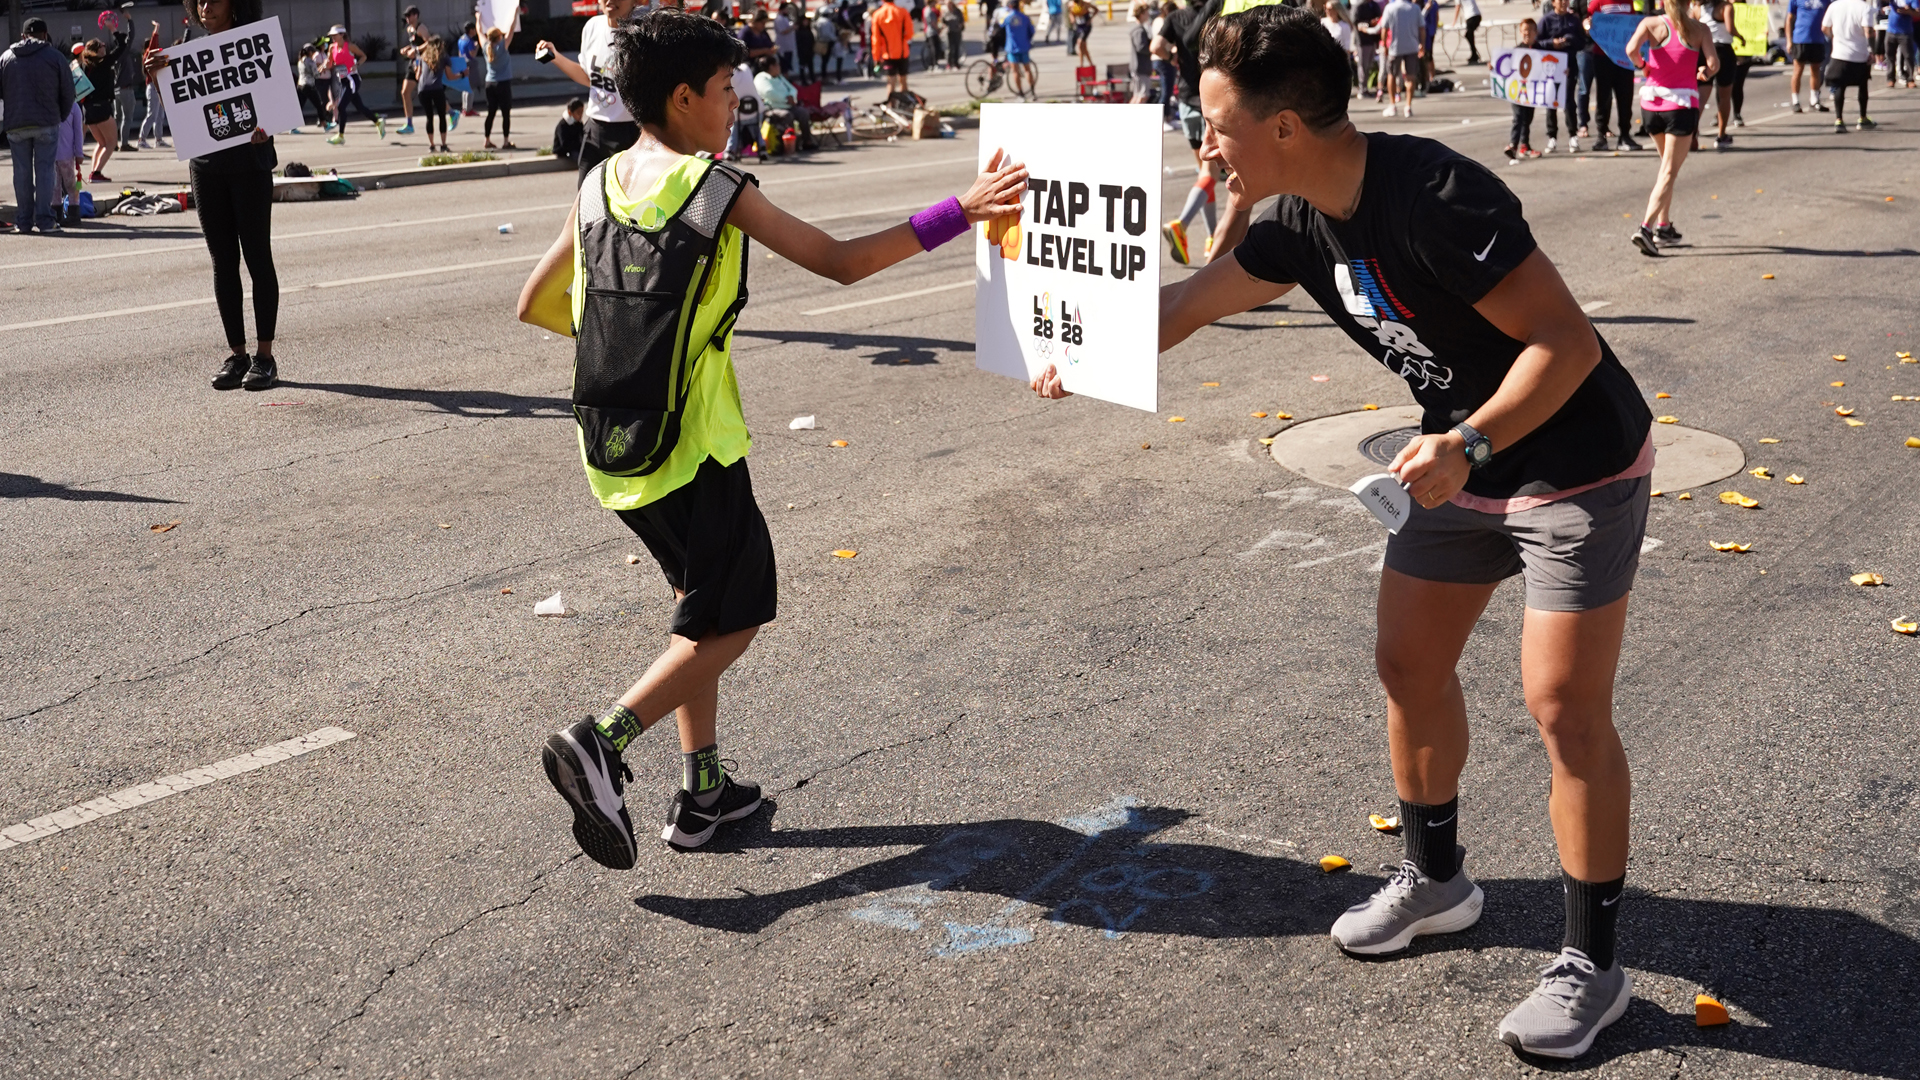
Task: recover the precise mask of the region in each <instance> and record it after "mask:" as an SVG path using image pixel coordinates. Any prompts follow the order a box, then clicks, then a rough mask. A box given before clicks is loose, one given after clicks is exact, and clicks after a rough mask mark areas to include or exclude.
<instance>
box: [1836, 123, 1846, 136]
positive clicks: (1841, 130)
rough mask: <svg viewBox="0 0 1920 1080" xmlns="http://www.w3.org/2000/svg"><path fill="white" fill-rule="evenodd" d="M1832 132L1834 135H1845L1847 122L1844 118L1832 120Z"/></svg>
mask: <svg viewBox="0 0 1920 1080" xmlns="http://www.w3.org/2000/svg"><path fill="white" fill-rule="evenodd" d="M1833 133H1834V134H1835V135H1845V134H1846V133H1847V122H1846V121H1845V120H1835V121H1834V122H1833Z"/></svg>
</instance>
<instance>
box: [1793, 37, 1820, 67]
mask: <svg viewBox="0 0 1920 1080" xmlns="http://www.w3.org/2000/svg"><path fill="white" fill-rule="evenodd" d="M1793 60H1794V62H1795V63H1797V64H1824V63H1826V62H1827V43H1826V42H1824V41H1797V42H1795V43H1794V45H1793Z"/></svg>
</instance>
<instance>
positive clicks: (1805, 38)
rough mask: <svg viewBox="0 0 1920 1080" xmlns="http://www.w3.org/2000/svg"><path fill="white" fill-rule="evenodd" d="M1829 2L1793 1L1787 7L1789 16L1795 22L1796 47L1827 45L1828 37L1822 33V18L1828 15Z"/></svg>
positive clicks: (1818, 0) (1815, 0)
mask: <svg viewBox="0 0 1920 1080" xmlns="http://www.w3.org/2000/svg"><path fill="white" fill-rule="evenodd" d="M1826 11H1827V0H1792V2H1791V3H1789V4H1788V5H1787V16H1788V17H1789V18H1791V19H1792V20H1793V43H1794V44H1795V45H1825V44H1826V43H1827V36H1826V35H1825V34H1822V33H1821V32H1820V17H1821V16H1822V15H1824V14H1826Z"/></svg>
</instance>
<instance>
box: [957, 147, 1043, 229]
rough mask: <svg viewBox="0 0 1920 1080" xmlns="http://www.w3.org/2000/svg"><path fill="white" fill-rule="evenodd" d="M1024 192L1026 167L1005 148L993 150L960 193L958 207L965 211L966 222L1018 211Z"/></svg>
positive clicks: (978, 221) (980, 220) (1025, 189)
mask: <svg viewBox="0 0 1920 1080" xmlns="http://www.w3.org/2000/svg"><path fill="white" fill-rule="evenodd" d="M1026 192H1027V167H1026V166H1025V165H1022V164H1020V163H1019V162H1016V161H1014V160H1013V159H1012V158H1011V157H1009V156H1008V155H1007V152H1006V151H1005V150H995V151H994V152H993V158H992V160H990V161H988V162H987V168H986V171H985V172H982V173H981V174H980V175H979V176H976V177H974V179H973V186H972V187H970V188H968V189H967V193H966V194H965V195H962V196H960V209H962V210H965V211H966V212H967V224H969V225H975V224H978V223H980V222H982V221H985V220H987V219H988V218H997V217H1006V216H1007V215H1009V214H1019V213H1020V207H1021V197H1022V196H1024V195H1025V194H1026Z"/></svg>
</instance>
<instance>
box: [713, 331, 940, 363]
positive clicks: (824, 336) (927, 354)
mask: <svg viewBox="0 0 1920 1080" xmlns="http://www.w3.org/2000/svg"><path fill="white" fill-rule="evenodd" d="M734 335H735V336H736V337H750V338H764V339H766V340H768V341H777V342H780V343H782V344H786V343H789V342H805V343H806V344H809V345H823V346H825V347H826V348H827V349H829V350H831V351H833V352H846V351H848V350H850V349H876V350H878V351H877V352H875V353H873V354H872V355H870V356H868V357H866V359H867V361H868V362H869V363H873V364H937V363H939V362H940V358H939V357H938V356H935V355H934V353H935V351H937V350H944V351H946V352H967V353H970V352H972V351H973V342H971V341H941V340H939V339H937V338H921V337H906V336H904V335H901V334H836V333H831V332H826V331H817V330H735V331H734Z"/></svg>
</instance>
